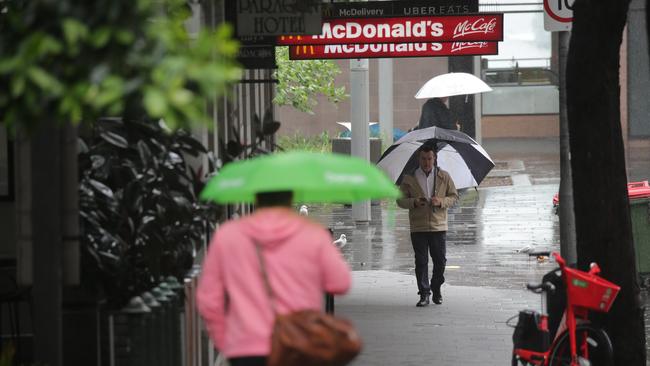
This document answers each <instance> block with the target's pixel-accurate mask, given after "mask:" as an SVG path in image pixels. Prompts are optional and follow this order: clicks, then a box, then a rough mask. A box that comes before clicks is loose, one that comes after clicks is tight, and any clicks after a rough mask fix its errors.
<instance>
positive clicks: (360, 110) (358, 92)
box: [350, 59, 370, 222]
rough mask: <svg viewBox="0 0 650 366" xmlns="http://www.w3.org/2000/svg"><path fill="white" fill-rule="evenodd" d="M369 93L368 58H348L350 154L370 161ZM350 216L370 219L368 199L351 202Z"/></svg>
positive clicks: (363, 220)
mask: <svg viewBox="0 0 650 366" xmlns="http://www.w3.org/2000/svg"><path fill="white" fill-rule="evenodd" d="M369 95H370V89H369V86H368V59H352V60H350V122H351V124H352V126H351V133H352V139H351V144H352V146H351V154H352V156H356V157H358V158H361V159H363V160H365V161H370V140H369V136H368V120H369V119H370V106H369ZM352 218H353V219H354V220H355V221H358V222H368V221H370V201H363V202H358V203H354V204H352Z"/></svg>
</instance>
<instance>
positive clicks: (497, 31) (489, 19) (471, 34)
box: [277, 13, 503, 46]
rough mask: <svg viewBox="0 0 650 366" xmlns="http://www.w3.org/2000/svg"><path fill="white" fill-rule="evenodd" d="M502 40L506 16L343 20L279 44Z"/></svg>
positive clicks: (280, 41) (331, 21)
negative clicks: (312, 33)
mask: <svg viewBox="0 0 650 366" xmlns="http://www.w3.org/2000/svg"><path fill="white" fill-rule="evenodd" d="M501 40H503V14H488V13H481V14H471V15H446V16H435V17H388V18H343V19H331V20H327V21H324V22H323V26H322V32H321V34H320V35H313V36H280V37H278V39H277V44H278V45H288V46H290V45H325V44H364V43H431V42H468V41H501Z"/></svg>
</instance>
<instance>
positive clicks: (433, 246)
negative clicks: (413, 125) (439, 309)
mask: <svg viewBox="0 0 650 366" xmlns="http://www.w3.org/2000/svg"><path fill="white" fill-rule="evenodd" d="M418 159H419V160H418V162H419V167H418V168H417V169H416V170H415V171H414V172H413V174H411V175H409V174H406V175H404V178H403V179H402V183H401V184H400V187H399V188H400V190H401V191H402V198H399V199H397V205H398V206H399V207H401V208H404V209H408V210H409V223H410V229H411V244H412V245H413V251H414V252H415V278H416V280H417V285H418V294H419V295H420V300H419V301H418V302H417V304H416V306H418V307H420V306H427V305H429V296H431V294H432V293H433V297H432V300H433V302H434V303H436V304H442V293H441V290H440V287H441V286H442V284H443V283H444V282H445V277H444V273H445V265H446V263H447V258H446V251H447V249H446V237H447V209H448V208H449V207H451V206H453V205H454V203H456V200H458V193H457V192H456V187H455V186H454V182H453V180H452V179H451V177H450V176H449V173H447V172H446V171H444V170H442V169H440V168H438V167H437V166H436V152H435V151H434V150H433V148H432V147H431V146H428V145H422V147H420V149H419V151H418ZM429 253H430V254H431V260H432V261H433V273H432V274H431V282H430V283H429Z"/></svg>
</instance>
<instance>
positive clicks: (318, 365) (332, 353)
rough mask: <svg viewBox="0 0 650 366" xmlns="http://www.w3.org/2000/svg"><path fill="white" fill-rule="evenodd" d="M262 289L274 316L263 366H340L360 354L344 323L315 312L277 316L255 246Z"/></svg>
mask: <svg viewBox="0 0 650 366" xmlns="http://www.w3.org/2000/svg"><path fill="white" fill-rule="evenodd" d="M256 248H257V256H258V258H259V261H260V268H261V272H262V278H263V280H264V286H265V287H266V291H267V293H268V296H269V300H270V301H271V307H272V309H273V313H274V314H275V322H274V324H273V333H272V335H271V353H270V354H269V357H268V360H267V366H343V365H347V364H348V363H350V361H352V360H353V359H354V358H355V357H356V356H357V355H358V354H359V352H361V338H360V337H359V334H358V333H357V331H356V330H355V329H354V326H353V325H352V323H350V322H349V321H348V320H346V319H342V318H339V317H335V316H333V315H330V314H325V313H323V312H321V311H317V310H300V311H294V312H291V313H288V314H278V312H277V311H276V308H275V296H274V294H273V289H272V288H271V284H270V282H269V279H268V276H267V274H266V266H265V265H264V258H263V255H262V249H261V248H260V246H259V245H256Z"/></svg>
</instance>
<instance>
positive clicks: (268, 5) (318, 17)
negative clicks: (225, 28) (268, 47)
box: [235, 0, 323, 36]
mask: <svg viewBox="0 0 650 366" xmlns="http://www.w3.org/2000/svg"><path fill="white" fill-rule="evenodd" d="M235 6H236V13H235V14H236V17H237V18H236V19H237V21H236V24H237V35H238V36H277V35H282V34H284V35H296V34H301V35H304V34H318V33H320V31H321V23H322V21H323V18H322V12H321V3H320V2H319V1H317V0H236V4H235Z"/></svg>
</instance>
